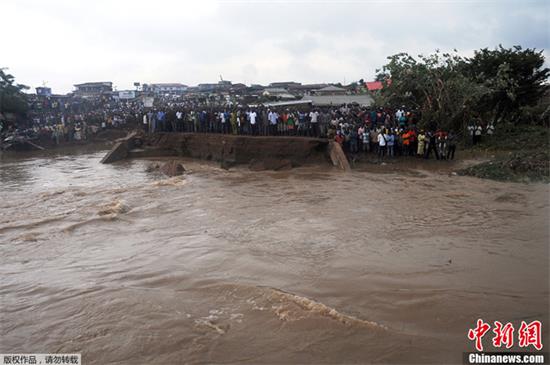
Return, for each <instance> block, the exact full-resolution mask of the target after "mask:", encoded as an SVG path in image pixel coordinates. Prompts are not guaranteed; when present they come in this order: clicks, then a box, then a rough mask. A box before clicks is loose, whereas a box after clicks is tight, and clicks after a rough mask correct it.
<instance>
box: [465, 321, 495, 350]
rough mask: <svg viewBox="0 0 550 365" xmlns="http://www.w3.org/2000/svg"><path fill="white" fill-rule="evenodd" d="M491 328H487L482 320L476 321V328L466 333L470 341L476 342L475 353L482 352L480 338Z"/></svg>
mask: <svg viewBox="0 0 550 365" xmlns="http://www.w3.org/2000/svg"><path fill="white" fill-rule="evenodd" d="M490 328H491V326H489V325H488V324H487V323H485V322H483V319H478V320H477V327H476V328H474V329H473V330H469V331H468V338H469V339H470V340H472V341H473V340H476V349H477V351H483V344H482V343H481V338H482V337H483V336H485V334H486V333H487V331H489V329H490Z"/></svg>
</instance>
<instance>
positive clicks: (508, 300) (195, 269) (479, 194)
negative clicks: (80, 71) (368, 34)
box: [0, 151, 549, 364]
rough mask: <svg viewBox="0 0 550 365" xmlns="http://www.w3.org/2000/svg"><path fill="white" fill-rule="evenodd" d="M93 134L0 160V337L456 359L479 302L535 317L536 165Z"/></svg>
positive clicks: (540, 270) (539, 198)
mask: <svg viewBox="0 0 550 365" xmlns="http://www.w3.org/2000/svg"><path fill="white" fill-rule="evenodd" d="M104 154H105V151H88V152H86V153H74V154H69V155H61V154H57V155H52V156H41V157H39V156H35V155H32V154H30V155H29V154H27V155H23V156H18V157H14V158H12V157H10V158H3V159H2V160H1V161H0V183H1V184H2V189H1V190H0V202H1V203H0V208H1V209H0V250H1V255H0V257H1V265H0V274H1V276H2V281H1V283H0V295H1V311H0V323H1V326H0V335H1V341H0V350H1V352H37V353H42V352H81V353H82V354H83V361H84V363H86V364H106V363H115V364H129V363H132V364H144V363H163V362H164V363H166V364H176V363H217V362H228V363H254V364H256V363H372V362H374V363H377V362H385V363H410V362H415V363H442V362H446V363H448V362H452V363H460V362H461V361H462V352H463V351H471V350H473V346H472V344H471V343H470V342H469V341H468V340H467V338H466V333H467V330H468V328H471V327H472V326H473V325H474V322H475V320H476V319H477V318H483V319H484V320H485V321H493V320H499V321H501V322H513V323H514V324H516V325H517V324H518V323H519V321H521V320H526V321H531V320H535V319H538V320H541V321H543V329H544V330H545V335H546V333H547V330H548V304H549V302H548V253H549V252H548V239H549V234H548V226H547V223H548V219H549V205H548V185H542V184H532V185H525V184H509V183H500V182H494V181H488V180H481V179H476V178H471V177H463V176H452V175H451V174H450V173H449V172H450V171H446V170H444V171H442V170H441V169H440V168H434V167H433V166H437V165H435V164H433V163H430V164H428V165H421V164H416V163H415V165H410V166H400V168H397V167H398V166H397V165H391V166H388V167H387V168H385V167H384V166H374V165H373V166H370V165H363V166H361V167H360V168H358V169H356V170H355V171H353V172H351V173H348V174H343V173H341V172H340V171H338V170H337V169H333V168H331V167H328V166H310V167H302V168H298V169H294V170H291V171H280V172H267V171H264V172H251V171H248V170H247V169H246V168H235V169H231V170H229V171H226V170H223V169H220V168H219V167H218V165H216V164H207V163H204V162H200V161H192V160H185V161H184V165H185V167H186V169H187V170H188V171H189V173H188V174H186V175H184V176H182V177H176V178H166V177H163V176H161V175H159V174H156V173H149V172H146V167H147V165H148V164H149V163H150V162H149V161H146V160H131V161H124V162H121V163H116V164H113V165H102V164H99V160H100V158H101V157H102V156H103V155H104ZM371 167H372V168H371ZM544 338H545V337H543V340H544Z"/></svg>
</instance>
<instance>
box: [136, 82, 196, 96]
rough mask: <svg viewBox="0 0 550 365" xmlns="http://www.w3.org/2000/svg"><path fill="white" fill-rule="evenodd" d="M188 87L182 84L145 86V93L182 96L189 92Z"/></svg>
mask: <svg viewBox="0 0 550 365" xmlns="http://www.w3.org/2000/svg"><path fill="white" fill-rule="evenodd" d="M187 88H188V87H187V85H184V84H180V83H156V84H143V91H144V92H149V93H153V94H157V95H158V94H172V95H181V94H183V93H184V92H186V91H187Z"/></svg>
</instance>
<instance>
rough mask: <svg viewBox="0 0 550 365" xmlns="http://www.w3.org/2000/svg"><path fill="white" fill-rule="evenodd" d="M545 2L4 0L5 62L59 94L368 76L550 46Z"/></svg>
mask: <svg viewBox="0 0 550 365" xmlns="http://www.w3.org/2000/svg"><path fill="white" fill-rule="evenodd" d="M549 4H550V1H547V0H540V1H538V0H535V1H534V0H518V1H347V2H345V1H330V2H326V1H284V2H281V1H252V2H245V1H207V0H200V1H196V2H193V1H167V0H149V1H141V0H132V1H122V0H116V1H115V0H88V1H79V0H47V1H45V0H2V1H1V4H0V9H1V12H2V17H1V21H0V34H1V35H2V37H1V43H2V45H1V47H0V67H8V68H9V72H11V73H12V74H14V75H15V76H16V81H17V82H19V83H23V84H26V85H29V86H31V87H33V88H34V87H36V86H40V85H42V83H43V82H45V83H46V84H47V85H48V86H50V87H52V88H53V92H54V93H66V92H69V91H71V90H72V89H73V86H72V85H73V84H75V83H81V82H87V81H113V82H114V85H115V86H116V87H117V89H118V90H123V89H128V88H132V84H133V82H134V81H138V82H141V83H148V82H149V83H150V82H181V83H184V84H187V85H196V84H198V83H201V82H217V81H219V78H220V75H222V76H223V79H224V80H231V81H233V82H244V83H246V84H251V83H261V84H266V83H269V82H274V81H290V80H292V81H300V82H303V83H313V82H344V81H345V82H350V81H356V80H359V79H361V78H364V79H365V80H369V79H371V78H373V77H374V75H375V70H376V69H377V68H379V67H380V66H382V65H383V64H384V63H385V62H386V57H387V56H389V55H392V54H395V53H398V52H409V53H411V54H414V55H417V54H419V53H429V52H433V51H434V50H435V49H441V50H452V49H453V48H456V49H458V50H459V52H460V53H462V54H464V55H469V54H472V52H473V50H474V49H478V48H482V47H489V48H493V47H495V46H497V45H498V44H499V43H502V44H503V45H504V46H507V47H509V46H512V45H515V44H520V45H522V46H523V47H536V48H537V49H545V50H546V51H545V55H546V57H548V56H549V55H550V53H549V52H548V50H549V49H550V28H549V27H550V23H549V17H550V15H549V14H550V5H549Z"/></svg>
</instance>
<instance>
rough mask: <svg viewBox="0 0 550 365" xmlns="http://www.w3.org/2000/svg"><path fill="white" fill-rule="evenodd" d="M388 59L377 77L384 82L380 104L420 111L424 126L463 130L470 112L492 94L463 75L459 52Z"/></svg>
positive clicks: (379, 99)
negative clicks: (481, 100)
mask: <svg viewBox="0 0 550 365" xmlns="http://www.w3.org/2000/svg"><path fill="white" fill-rule="evenodd" d="M388 59H389V62H388V63H387V64H386V65H384V66H383V68H382V69H381V70H380V72H379V73H378V76H377V80H381V81H382V82H383V83H384V88H383V89H382V92H381V93H380V96H379V98H378V100H377V102H378V103H385V104H386V105H388V104H389V105H391V106H394V107H397V106H400V105H406V106H407V107H411V108H414V109H416V110H418V111H419V112H420V113H421V115H422V120H421V122H420V124H421V126H425V127H435V126H440V127H443V128H447V129H455V130H460V129H462V127H464V125H465V123H466V120H467V119H468V111H469V110H471V109H472V108H474V107H475V106H476V105H477V103H478V101H479V100H480V99H481V98H482V97H483V95H485V94H486V93H487V92H488V90H487V89H486V88H485V87H484V86H483V85H480V84H477V83H475V82H473V81H472V80H470V79H469V78H468V77H467V76H465V75H464V74H463V73H462V72H460V70H461V69H462V68H463V67H464V64H465V62H466V60H465V59H464V58H462V57H460V56H459V55H458V54H457V53H456V51H455V52H454V53H452V54H451V53H441V52H440V51H436V52H435V53H434V54H431V55H428V56H423V55H419V56H418V57H417V58H415V57H413V56H411V55H409V54H407V53H399V54H396V55H393V56H390V57H388ZM389 80H391V82H389Z"/></svg>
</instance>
